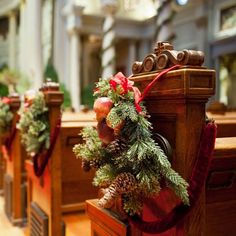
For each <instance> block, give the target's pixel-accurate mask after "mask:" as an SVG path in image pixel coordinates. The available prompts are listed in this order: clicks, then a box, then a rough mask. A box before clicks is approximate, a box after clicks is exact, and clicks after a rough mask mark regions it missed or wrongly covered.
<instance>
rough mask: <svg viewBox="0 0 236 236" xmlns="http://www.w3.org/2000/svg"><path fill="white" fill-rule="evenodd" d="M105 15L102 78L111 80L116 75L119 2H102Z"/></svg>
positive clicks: (107, 0)
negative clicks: (115, 27) (116, 28)
mask: <svg viewBox="0 0 236 236" xmlns="http://www.w3.org/2000/svg"><path fill="white" fill-rule="evenodd" d="M101 4H102V10H103V11H104V13H105V20H104V23H103V40H102V78H109V77H110V76H111V75H113V74H114V73H115V65H116V63H115V55H116V53H115V30H114V25H115V17H114V16H115V13H116V11H117V9H118V3H117V0H102V1H101Z"/></svg>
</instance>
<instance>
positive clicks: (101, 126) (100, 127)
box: [97, 119, 115, 144]
mask: <svg viewBox="0 0 236 236" xmlns="http://www.w3.org/2000/svg"><path fill="white" fill-rule="evenodd" d="M97 132H98V137H99V138H100V140H101V141H102V142H103V143H105V144H109V143H110V142H112V141H113V140H115V135H114V130H113V129H112V128H110V127H109V126H108V125H107V124H106V120H105V119H103V120H102V121H100V122H98V124H97Z"/></svg>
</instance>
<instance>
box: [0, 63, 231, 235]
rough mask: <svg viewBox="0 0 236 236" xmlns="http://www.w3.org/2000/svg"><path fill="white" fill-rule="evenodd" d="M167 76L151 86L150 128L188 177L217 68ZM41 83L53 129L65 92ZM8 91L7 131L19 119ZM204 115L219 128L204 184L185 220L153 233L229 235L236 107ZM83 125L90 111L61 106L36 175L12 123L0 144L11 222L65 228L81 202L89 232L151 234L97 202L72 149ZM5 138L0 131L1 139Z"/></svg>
mask: <svg viewBox="0 0 236 236" xmlns="http://www.w3.org/2000/svg"><path fill="white" fill-rule="evenodd" d="M153 77H155V74H148V75H142V74H141V75H136V76H134V77H133V78H132V79H133V80H134V81H135V83H137V84H138V86H139V87H140V88H141V89H142V88H145V87H146V86H147V84H148V83H149V82H150V80H151V79H152V78H153ZM167 78H168V80H165V81H162V82H161V84H160V83H159V82H157V84H156V85H155V86H154V87H153V89H152V92H151V93H150V94H149V95H148V96H147V98H146V105H147V109H148V111H149V113H150V115H151V118H150V120H151V122H152V123H153V126H154V129H153V132H154V133H159V134H161V135H162V136H164V137H165V138H166V139H167V140H168V142H169V143H170V146H171V147H172V152H173V156H172V165H173V166H174V168H175V169H176V170H177V171H178V172H180V173H181V174H182V175H183V176H184V177H185V178H186V179H188V177H189V176H190V174H191V171H192V167H193V165H194V162H195V160H196V156H197V153H198V148H199V143H200V139H201V130H202V127H203V126H204V124H205V114H206V111H205V105H206V102H207V101H208V98H209V97H210V96H212V95H213V94H214V86H215V85H214V71H212V70H206V69H192V68H189V69H186V68H185V69H180V70H178V71H174V72H170V73H168V76H167ZM178 78H182V80H181V81H180V80H179V79H178ZM166 81H168V82H166ZM41 91H42V92H43V93H44V97H45V101H46V104H47V106H48V108H49V121H50V129H51V130H54V128H55V126H56V124H57V120H58V117H60V114H61V108H60V107H61V104H62V102H63V94H62V93H61V92H60V91H59V89H58V87H57V86H55V87H52V85H51V84H47V83H46V84H45V85H44V86H43V88H42V89H41ZM10 99H11V103H10V107H11V110H12V112H13V114H14V118H13V122H12V128H11V130H10V131H9V133H8V134H7V135H8V136H11V133H12V132H13V131H14V129H15V127H16V123H17V121H18V119H19V117H18V110H19V109H20V106H21V101H20V97H19V96H15V95H13V96H11V97H10ZM207 116H208V118H213V119H215V122H216V123H217V125H218V133H217V139H216V145H215V150H214V154H213V160H212V163H211V166H210V170H209V173H208V178H207V181H206V185H205V187H204V190H205V191H203V192H202V194H201V196H200V199H199V200H198V202H197V204H196V206H195V207H194V208H193V210H192V211H191V212H190V214H189V215H188V216H187V218H186V219H185V220H184V221H181V222H180V223H179V224H178V225H176V226H175V227H173V228H172V229H170V230H168V231H167V232H165V233H161V234H152V235H161V236H167V235H169V236H177V235H178V236H180V235H181V236H187V235H191V236H199V235H203V236H228V235H234V234H235V233H236V230H235V222H236V181H235V179H236V178H235V176H236V113H226V114H225V115H215V114H212V113H208V114H207ZM85 126H96V122H95V117H94V114H93V113H92V112H88V113H63V114H62V119H61V127H60V133H59V136H58V138H57V140H56V144H55V147H54V149H53V151H52V154H51V157H50V160H49V163H48V165H47V167H46V169H45V171H44V173H43V175H42V176H40V177H37V176H36V175H35V172H34V167H33V162H32V160H31V158H30V157H28V156H27V154H26V152H25V151H24V148H23V146H22V144H21V140H20V132H19V130H17V129H16V132H15V135H14V139H13V140H12V145H11V149H10V152H8V153H6V152H1V156H0V168H1V172H0V188H1V189H2V190H4V191H3V192H4V199H5V213H6V215H7V216H8V218H9V220H10V221H11V222H12V223H13V224H16V225H24V224H25V223H26V222H27V224H28V228H29V235H32V236H36V235H37V236H38V235H39V236H63V235H65V224H64V223H63V220H62V219H63V215H65V214H67V213H71V212H78V211H84V210H86V212H87V214H88V216H89V218H90V220H91V235H92V236H108V235H112V236H115V235H118V236H148V235H151V234H148V233H143V232H141V231H140V230H138V229H137V228H135V227H134V226H133V225H131V224H129V223H128V221H127V220H121V219H119V217H117V215H116V214H114V213H113V212H111V211H109V210H104V209H101V208H100V207H99V206H98V205H97V200H96V198H97V193H98V189H96V188H94V187H93V186H92V184H91V182H92V178H93V176H94V172H83V171H82V169H81V161H80V160H77V159H76V158H75V156H74V154H73V153H72V148H73V146H74V145H75V144H77V143H79V142H81V141H82V140H81V137H80V136H79V135H78V134H79V133H80V131H81V129H82V128H83V127H85ZM4 139H5V137H3V136H2V137H1V140H0V141H1V146H2V144H4ZM163 192H164V194H163V196H160V197H159V198H158V204H159V205H158V207H159V209H161V212H162V213H163V212H164V213H167V212H168V211H169V210H170V209H171V207H173V205H174V203H175V201H176V199H175V198H173V197H172V195H170V199H169V201H170V202H168V204H167V203H166V196H169V195H165V192H167V193H168V194H171V193H169V192H168V190H166V189H164V191H163ZM88 199H93V200H88ZM156 213H157V214H158V212H156ZM144 218H145V219H146V220H155V219H156V215H152V213H151V212H150V211H149V210H148V209H147V210H146V211H144ZM81 236H82V235H81Z"/></svg>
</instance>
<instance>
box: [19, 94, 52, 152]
mask: <svg viewBox="0 0 236 236" xmlns="http://www.w3.org/2000/svg"><path fill="white" fill-rule="evenodd" d="M29 102H30V103H31V102H32V104H30V105H29V106H28V107H27V108H24V109H23V110H22V111H21V112H20V120H19V122H18V124H17V128H18V129H19V130H20V132H21V142H22V144H23V145H24V146H25V149H26V152H27V153H28V154H29V155H31V154H36V153H39V151H40V150H41V149H42V148H45V149H48V148H49V145H50V129H49V120H48V108H47V106H46V103H45V99H44V95H43V93H42V92H39V93H38V94H36V95H35V97H34V98H33V99H32V101H29Z"/></svg>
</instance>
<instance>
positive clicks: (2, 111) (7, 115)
mask: <svg viewBox="0 0 236 236" xmlns="http://www.w3.org/2000/svg"><path fill="white" fill-rule="evenodd" d="M12 119H13V113H12V112H11V110H10V106H9V104H7V103H4V102H3V101H2V100H0V134H1V135H2V134H4V133H5V132H6V131H7V130H8V129H9V128H10V126H11V122H12Z"/></svg>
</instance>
